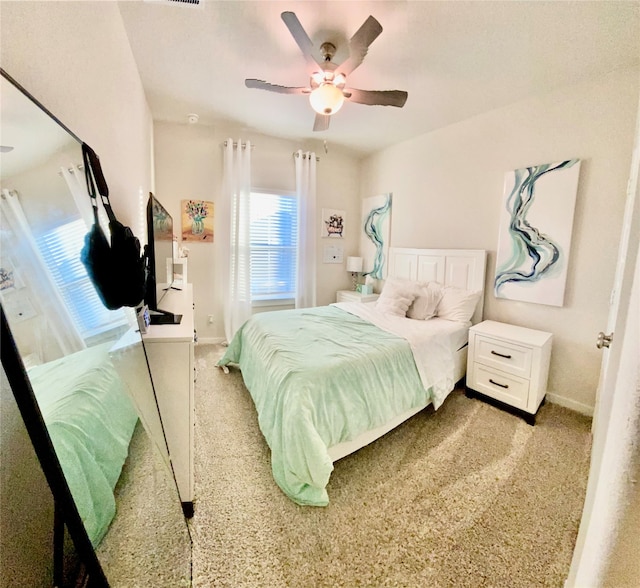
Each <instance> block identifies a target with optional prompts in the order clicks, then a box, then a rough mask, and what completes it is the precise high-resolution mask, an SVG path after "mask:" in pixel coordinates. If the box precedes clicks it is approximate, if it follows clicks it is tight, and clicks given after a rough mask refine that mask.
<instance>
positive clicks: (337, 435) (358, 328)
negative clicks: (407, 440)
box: [218, 248, 486, 506]
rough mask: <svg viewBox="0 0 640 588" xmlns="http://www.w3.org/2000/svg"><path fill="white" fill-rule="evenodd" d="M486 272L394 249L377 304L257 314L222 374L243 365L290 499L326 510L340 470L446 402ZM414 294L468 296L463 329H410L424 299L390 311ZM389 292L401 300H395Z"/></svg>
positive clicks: (477, 262) (469, 255) (470, 261)
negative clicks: (417, 290)
mask: <svg viewBox="0 0 640 588" xmlns="http://www.w3.org/2000/svg"><path fill="white" fill-rule="evenodd" d="M485 263H486V253H485V251H481V250H433V249H405V248H390V250H389V271H388V278H387V281H386V283H385V286H384V288H383V292H382V294H381V296H380V298H379V300H378V301H376V302H371V303H366V304H361V303H338V304H332V305H329V306H326V307H316V308H310V309H296V310H284V311H274V312H268V313H260V314H256V315H254V316H253V317H252V318H251V319H249V320H248V321H247V322H246V323H245V324H244V325H243V326H242V327H241V328H240V329H239V331H238V332H237V333H236V335H235V336H234V338H233V340H232V341H231V343H230V344H229V347H228V348H227V350H226V352H225V354H224V356H223V357H222V358H221V359H220V360H219V362H218V366H220V367H222V368H223V369H228V368H227V366H228V365H229V364H235V365H238V366H239V368H240V371H241V373H242V377H243V380H244V382H245V385H246V387H247V389H248V390H249V393H250V394H251V397H252V399H253V401H254V404H255V406H256V409H257V413H258V422H259V425H260V429H261V431H262V433H263V435H264V437H265V439H266V441H267V443H268V445H269V447H270V449H271V467H272V472H273V476H274V479H275V481H276V483H277V484H278V485H279V486H280V488H281V489H282V490H283V491H284V493H285V494H286V495H287V496H289V498H291V499H292V500H293V501H295V502H296V503H298V504H302V505H312V506H326V505H327V504H328V502H329V497H328V494H327V491H326V485H327V483H328V481H329V477H330V475H331V472H332V470H333V463H334V462H335V461H337V460H338V459H341V458H342V457H344V456H346V455H348V454H350V453H352V452H353V451H356V450H358V449H360V448H361V447H363V446H365V445H367V444H368V443H371V442H372V441H374V440H375V439H377V438H379V437H380V436H382V435H384V434H385V433H387V432H388V431H390V430H391V429H392V428H394V427H396V426H398V425H399V424H400V423H402V422H403V421H405V420H406V419H408V418H410V417H411V416H413V415H414V414H416V413H417V412H419V411H421V410H422V409H424V408H425V407H426V406H428V405H429V404H433V406H434V407H435V408H436V409H437V408H438V407H439V406H440V405H441V404H442V403H443V402H444V400H445V399H446V396H447V395H448V394H449V393H450V392H451V390H453V388H454V387H455V383H456V382H457V381H458V380H460V379H461V378H462V377H463V376H464V373H465V368H466V351H467V345H466V344H467V332H468V329H469V327H470V326H471V324H473V323H476V322H478V321H479V320H481V317H482V301H483V291H484V274H485ZM415 283H419V284H420V285H421V287H425V288H426V287H428V286H430V285H431V286H433V285H434V283H435V284H436V285H439V286H438V288H441V289H445V288H446V289H447V291H448V292H449V293H450V294H451V295H454V294H455V295H459V294H464V295H465V296H466V300H467V309H469V310H468V314H467V315H465V316H464V317H462V318H464V319H465V320H448V319H447V318H443V317H441V316H436V317H433V318H429V320H417V319H416V318H407V317H406V316H405V315H404V313H405V312H409V313H410V314H411V312H410V311H408V310H407V309H408V308H409V307H411V308H413V306H412V305H413V303H414V302H417V301H418V298H412V299H411V300H410V302H409V303H408V304H406V300H404V299H403V300H402V301H401V303H400V306H401V309H400V310H399V311H398V312H395V310H394V312H390V311H388V308H386V307H385V304H387V303H389V301H391V302H392V303H393V304H395V303H396V302H397V301H398V300H399V299H400V298H402V297H403V296H405V290H406V289H407V288H409V287H411V288H413V285H414V284H415ZM392 285H394V286H393V288H399V289H400V290H402V291H400V290H398V292H391V294H389V291H390V290H392V287H391V286H392ZM439 291H440V290H439ZM406 296H409V294H406ZM440 300H442V301H444V297H442V295H440V298H438V301H440ZM449 300H450V298H449ZM402 304H406V305H405V306H402ZM470 304H471V306H470ZM445 307H446V304H444V302H443V304H442V308H443V316H448V315H447V313H446V312H445V310H446V308H445ZM434 308H435V307H432V308H431V309H430V312H431V313H432V312H433V310H434ZM402 309H404V310H402ZM396 310H397V309H396ZM412 316H415V315H412ZM427 316H430V315H429V312H427ZM452 317H453V318H457V317H458V315H456V314H453V315H451V316H450V317H449V318H452ZM424 318H426V316H425V317H424Z"/></svg>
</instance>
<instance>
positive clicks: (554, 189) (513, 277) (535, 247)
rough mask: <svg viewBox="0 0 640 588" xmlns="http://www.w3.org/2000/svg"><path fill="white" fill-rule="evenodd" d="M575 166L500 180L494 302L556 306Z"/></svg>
mask: <svg viewBox="0 0 640 588" xmlns="http://www.w3.org/2000/svg"><path fill="white" fill-rule="evenodd" d="M579 171H580V161H579V160H578V159H568V160H566V161H560V162H556V163H547V164H543V165H535V166H531V167H526V168H521V169H517V170H514V171H512V172H508V173H507V174H505V183H504V203H503V207H502V212H501V218H500V235H499V239H498V251H497V256H496V277H495V281H494V293H495V296H496V297H497V298H507V299H509V300H521V301H524V302H535V303H538V304H549V305H552V306H562V305H563V304H564V290H565V283H566V280H567V267H568V260H569V250H570V246H571V232H572V228H573V213H574V208H575V201H576V194H577V189H578V174H579Z"/></svg>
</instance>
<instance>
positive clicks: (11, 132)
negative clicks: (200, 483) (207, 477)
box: [0, 72, 191, 588]
mask: <svg viewBox="0 0 640 588" xmlns="http://www.w3.org/2000/svg"><path fill="white" fill-rule="evenodd" d="M0 84H1V86H0V95H1V98H2V102H1V107H0V117H1V118H0V129H1V135H0V143H1V146H0V188H1V198H0V302H1V304H2V310H3V313H4V315H5V317H6V322H7V324H8V328H9V330H10V333H11V337H12V339H13V341H14V342H15V348H16V350H17V352H18V354H19V357H20V363H21V369H22V367H24V373H25V374H26V376H27V379H26V380H25V381H28V383H29V386H27V390H26V391H24V390H20V391H18V390H15V389H14V394H16V395H17V394H30V390H32V391H33V394H34V396H35V400H36V401H37V407H38V409H39V412H40V413H41V415H42V417H43V421H44V424H45V426H46V432H47V435H48V438H49V439H50V441H51V444H52V447H53V448H54V449H55V454H56V457H57V461H58V462H59V464H60V467H61V469H62V472H63V473H64V478H65V480H66V485H67V486H68V489H69V490H70V492H71V496H72V497H73V501H74V503H75V507H76V508H77V513H78V514H79V515H80V518H81V520H82V525H83V528H84V531H85V532H86V535H87V537H88V540H89V541H90V542H91V544H92V546H93V548H94V550H95V554H96V555H97V557H98V561H99V562H100V566H101V568H102V571H103V572H104V575H105V577H106V578H107V581H108V583H109V585H110V586H112V587H113V588H115V587H117V586H136V587H143V586H154V587H157V586H188V585H190V581H191V580H190V577H191V571H190V570H191V539H190V536H189V529H188V525H187V523H186V520H185V518H184V515H183V512H182V508H181V504H180V499H179V497H178V491H177V487H176V483H175V478H174V476H173V472H172V469H171V462H170V459H169V455H168V451H167V445H166V441H165V435H164V430H163V424H162V419H161V417H160V414H159V413H158V410H157V400H156V397H155V394H154V389H153V385H152V381H151V378H150V375H149V371H148V365H147V358H146V355H145V350H144V348H143V345H142V341H141V338H140V334H139V332H138V331H137V322H136V318H135V311H134V310H133V309H131V308H122V309H119V310H115V311H110V310H107V309H106V308H104V306H103V305H102V304H101V302H100V299H99V298H98V296H97V294H96V292H95V290H94V288H93V286H92V284H91V282H90V281H89V278H88V276H87V273H86V271H85V269H84V267H83V265H82V263H81V262H80V259H79V255H80V250H81V249H82V246H83V242H84V235H85V234H86V233H87V231H88V227H89V226H90V224H91V222H92V219H91V207H90V204H89V198H88V195H87V193H86V187H85V181H84V173H83V170H82V151H81V143H80V141H79V140H78V138H77V137H76V136H75V135H74V134H73V133H72V132H71V131H69V130H68V129H67V128H66V127H64V126H63V125H62V124H61V123H60V122H59V121H57V120H56V119H55V118H54V117H52V116H51V115H50V113H48V112H47V111H46V110H45V109H44V108H43V107H42V106H41V105H39V104H38V103H37V102H36V101H35V100H34V99H33V98H32V97H31V96H30V95H28V94H27V93H26V92H25V91H24V90H23V89H22V88H21V87H20V86H19V85H18V84H17V83H16V82H15V81H14V80H12V79H11V78H10V76H8V75H7V74H6V72H2V77H1V78H0ZM107 180H108V178H107ZM107 234H108V233H107ZM2 351H3V364H4V363H5V353H4V352H5V350H4V349H3V350H2ZM12 387H13V386H12ZM29 389H30V390H29ZM31 426H33V424H32V423H31ZM4 443H5V441H4V440H3V444H4ZM40 460H41V461H42V457H40ZM27 499H28V498H27V497H25V500H27Z"/></svg>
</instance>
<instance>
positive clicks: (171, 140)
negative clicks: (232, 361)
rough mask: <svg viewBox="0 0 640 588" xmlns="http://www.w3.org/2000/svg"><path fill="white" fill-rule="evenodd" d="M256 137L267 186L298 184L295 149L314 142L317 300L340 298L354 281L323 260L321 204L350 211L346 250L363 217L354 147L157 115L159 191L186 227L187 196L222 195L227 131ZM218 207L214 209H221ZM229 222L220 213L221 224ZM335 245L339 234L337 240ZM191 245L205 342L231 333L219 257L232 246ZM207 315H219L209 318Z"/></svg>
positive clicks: (256, 177) (258, 179) (256, 162)
mask: <svg viewBox="0 0 640 588" xmlns="http://www.w3.org/2000/svg"><path fill="white" fill-rule="evenodd" d="M229 137H231V138H233V140H234V141H238V140H239V139H241V140H242V141H243V142H244V141H246V140H249V141H251V143H252V144H253V145H255V147H254V148H253V151H252V153H251V172H252V187H253V188H255V189H263V190H283V191H289V192H293V191H295V168H294V159H293V153H294V151H296V150H298V149H303V150H307V149H315V151H316V155H317V156H318V157H320V161H319V162H318V164H317V184H318V190H317V203H318V228H317V254H318V273H317V280H318V293H317V299H318V304H329V303H330V302H335V293H336V290H339V289H344V288H349V287H350V280H351V275H350V274H348V273H347V272H346V269H345V265H344V263H343V264H324V263H322V248H323V245H326V244H327V243H328V242H329V241H328V240H327V239H322V238H320V211H321V210H322V208H338V209H341V210H345V211H346V221H347V223H348V225H347V230H346V232H345V238H344V240H343V242H344V255H345V260H346V256H347V255H354V254H355V253H356V252H357V249H358V238H359V237H358V233H357V226H358V224H359V220H360V216H359V215H360V204H359V186H358V181H359V175H358V174H359V161H358V159H357V157H356V156H354V155H353V154H352V153H350V152H348V151H345V150H341V149H337V148H330V151H329V153H328V154H326V153H325V152H324V150H323V149H322V145H321V144H319V143H315V144H314V143H313V142H311V143H303V142H298V141H293V140H287V139H280V138H275V137H269V136H266V135H259V134H256V133H253V132H249V131H247V130H246V129H243V128H240V127H234V126H216V127H213V126H204V125H188V124H186V123H185V124H176V123H168V122H159V121H158V122H156V123H155V126H154V145H155V149H154V152H155V164H156V192H155V194H156V196H157V197H158V199H159V200H160V202H161V203H162V204H163V205H164V206H165V207H166V208H167V210H168V211H169V213H170V214H171V216H172V217H173V219H174V227H175V228H174V232H177V233H179V230H178V228H179V225H180V222H179V219H180V201H181V200H186V199H189V198H191V199H203V200H210V201H213V202H214V210H215V205H216V202H217V201H218V200H219V197H220V193H221V187H222V144H223V142H224V141H225V140H226V139H227V138H229ZM214 214H215V212H214ZM220 222H226V221H225V219H220V218H219V217H216V219H215V223H216V225H217V224H218V223H220ZM330 242H331V243H332V244H333V243H335V241H334V240H331V241H330ZM184 245H186V246H187V247H188V248H189V252H190V253H189V259H188V272H187V275H188V278H189V282H191V283H192V284H193V290H194V299H195V306H196V314H195V319H196V330H197V332H198V337H199V339H200V340H201V341H203V340H204V341H206V340H211V339H223V338H224V323H223V319H222V302H221V301H222V288H223V287H226V286H227V281H226V280H225V279H224V277H222V276H217V274H216V271H215V266H216V258H217V256H219V255H225V254H226V252H227V250H228V249H227V248H223V245H222V244H221V243H220V241H219V240H218V239H217V238H216V235H215V234H214V243H213V244H210V243H195V242H185V243H184ZM208 315H213V317H214V322H213V324H210V323H209V322H208V320H207V317H208Z"/></svg>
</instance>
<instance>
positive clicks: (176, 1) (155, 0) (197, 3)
mask: <svg viewBox="0 0 640 588" xmlns="http://www.w3.org/2000/svg"><path fill="white" fill-rule="evenodd" d="M144 1H145V2H148V3H149V4H165V5H167V4H171V5H172V6H193V7H194V8H202V6H203V5H204V0H144Z"/></svg>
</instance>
